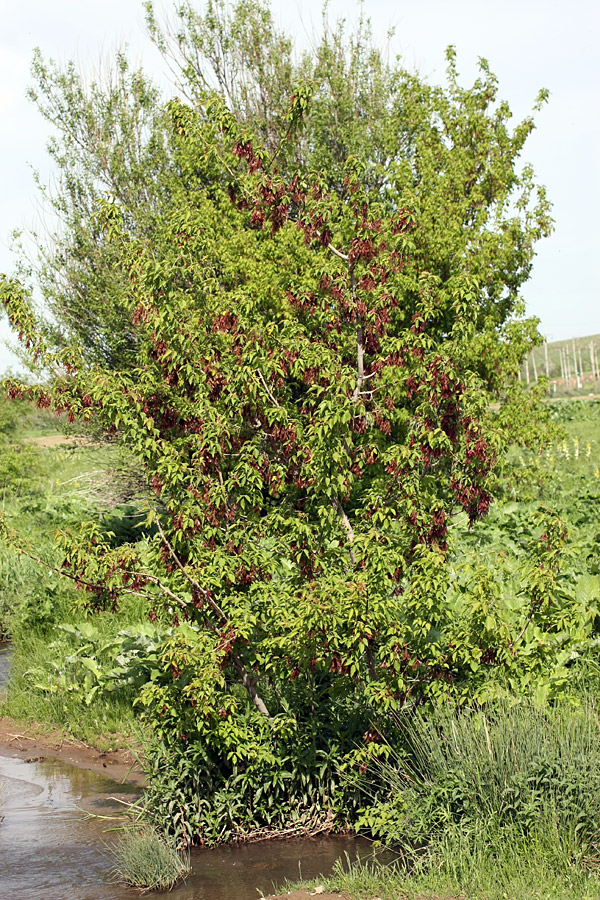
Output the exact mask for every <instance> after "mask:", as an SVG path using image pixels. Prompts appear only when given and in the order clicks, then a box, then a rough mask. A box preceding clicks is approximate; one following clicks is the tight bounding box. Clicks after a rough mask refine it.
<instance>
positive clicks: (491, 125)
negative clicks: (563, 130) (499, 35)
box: [21, 0, 552, 390]
mask: <svg viewBox="0 0 600 900" xmlns="http://www.w3.org/2000/svg"><path fill="white" fill-rule="evenodd" d="M146 7H147V23H148V26H149V30H150V35H151V37H152V39H153V40H154V42H155V43H156V44H157V46H158V48H159V50H160V51H161V52H162V53H163V55H164V56H165V59H166V62H167V63H168V65H169V67H170V68H171V70H172V71H173V72H174V74H175V76H176V78H177V79H178V81H179V89H180V92H181V95H182V96H184V97H186V98H188V99H189V102H190V103H191V104H192V106H193V107H194V108H195V109H196V110H198V111H199V113H200V115H201V116H203V115H204V113H203V112H202V110H203V109H204V105H205V102H206V99H207V96H210V95H211V94H212V93H213V92H214V91H216V92H217V94H218V96H220V97H221V99H223V100H224V102H225V103H226V105H227V106H228V108H229V109H230V111H232V113H233V114H234V116H235V117H236V119H237V121H239V122H240V123H243V124H245V125H246V126H247V128H248V129H249V131H250V132H251V133H252V135H254V138H255V139H257V140H258V142H259V144H260V145H261V146H264V147H265V148H266V150H267V152H268V153H269V155H270V156H274V155H275V156H276V157H277V163H276V165H277V168H278V170H279V172H280V173H281V174H283V175H284V176H285V177H286V178H287V180H288V181H290V180H291V178H292V177H293V174H294V172H296V171H297V169H298V167H300V168H302V170H304V171H306V172H314V173H318V174H319V178H320V179H321V182H322V184H323V185H324V186H325V187H326V189H327V191H328V192H329V193H330V194H332V195H333V196H337V197H339V198H340V200H341V202H346V201H347V199H348V196H347V195H348V189H347V185H346V183H345V179H346V176H347V166H348V163H349V162H350V161H352V160H354V163H355V164H356V165H358V167H359V169H360V180H361V185H362V189H363V191H364V192H365V193H366V194H367V195H368V196H369V197H370V198H371V199H373V200H374V201H375V202H377V203H379V204H381V205H382V208H383V209H384V210H385V212H386V214H388V215H389V214H391V213H392V212H393V210H394V204H395V203H396V200H397V198H398V197H401V198H402V202H403V203H404V205H405V206H406V208H407V209H410V210H411V211H412V212H413V213H415V214H416V218H415V222H414V228H413V231H412V253H411V261H412V265H414V266H415V268H416V269H417V270H418V271H419V272H429V273H430V274H431V275H432V276H435V277H437V278H440V279H441V280H442V282H443V283H445V282H447V281H448V280H449V279H451V278H452V277H453V276H458V277H462V275H463V274H464V273H465V272H469V273H470V274H471V275H472V276H473V277H474V278H476V279H477V280H478V284H479V287H480V289H479V291H478V293H477V298H476V304H477V307H478V308H477V316H476V320H475V324H476V331H477V333H478V334H479V335H480V338H479V339H478V340H477V341H473V342H472V343H471V352H472V354H473V360H477V361H478V363H479V366H480V370H481V372H482V374H484V375H485V377H486V379H488V381H490V382H491V384H492V386H493V387H494V388H495V389H496V390H497V389H498V388H499V387H500V386H501V385H502V383H503V380H504V375H505V373H506V372H512V371H513V370H515V368H516V365H517V363H518V361H519V360H520V359H521V357H522V355H523V353H524V351H525V349H528V348H530V347H531V346H532V342H533V341H534V340H535V323H534V322H519V323H518V324H517V322H512V323H510V324H509V320H510V318H511V316H512V315H513V314H515V313H516V314H517V315H520V314H522V307H521V304H520V301H519V290H520V287H521V285H522V284H523V283H524V282H525V281H526V280H527V278H528V276H529V273H530V271H531V265H532V261H533V257H534V253H535V246H536V243H537V241H538V240H539V239H540V238H541V237H543V236H544V235H547V234H548V233H549V231H550V229H551V225H552V221H551V219H550V215H549V204H548V202H547V199H546V196H545V192H544V189H543V188H542V187H541V186H538V185H536V183H535V179H534V176H533V172H532V169H531V167H530V166H527V165H524V164H523V163H522V161H521V153H522V151H523V147H524V145H525V142H526V140H527V137H528V135H529V134H530V133H531V131H532V129H533V127H534V120H533V118H532V117H528V118H526V119H525V120H524V121H523V122H521V123H519V124H517V125H516V126H515V127H514V128H512V129H511V128H510V118H511V113H510V109H509V107H508V105H507V103H506V102H504V101H500V100H499V98H498V86H497V80H496V78H495V76H494V75H493V73H492V72H491V71H490V70H489V67H488V65H487V63H486V62H485V61H484V60H482V61H481V64H480V65H481V75H480V77H479V78H478V79H477V80H476V81H475V83H474V84H473V85H472V86H471V87H469V88H464V87H462V86H461V84H460V82H459V76H458V71H457V66H456V59H455V55H454V52H453V51H449V55H448V72H447V83H446V86H445V87H437V86H433V85H430V84H428V83H427V82H426V81H425V80H424V79H423V78H421V77H420V76H419V75H418V74H415V73H412V72H410V71H408V70H407V69H406V68H405V67H404V66H403V65H402V62H401V61H400V60H392V61H390V60H388V54H387V53H386V52H385V51H384V50H382V49H381V48H378V47H377V46H376V45H375V44H374V42H373V40H372V36H371V33H370V27H369V23H368V21H365V20H363V19H361V20H359V23H358V25H357V27H356V29H355V31H353V32H351V33H347V32H346V31H345V29H344V26H343V25H339V26H337V27H335V28H330V26H329V25H328V24H327V23H326V21H325V24H324V29H323V33H322V35H320V37H319V38H318V39H317V40H316V43H315V47H314V49H313V50H311V51H310V52H307V53H305V54H303V55H300V56H299V57H298V58H296V56H295V55H294V51H293V41H292V40H291V38H290V37H289V36H288V35H286V34H284V33H282V32H280V31H278V29H277V27H276V26H275V24H274V21H273V18H272V15H271V12H270V10H269V7H268V5H267V4H266V3H264V2H262V0H240V2H237V3H234V4H233V5H232V6H231V7H229V6H227V5H226V4H225V3H224V2H222V0H217V2H209V3H208V4H207V5H206V9H205V12H204V13H203V14H200V13H199V12H198V11H197V10H195V9H194V8H193V7H192V6H191V5H189V4H187V3H184V4H182V5H181V6H180V7H178V10H177V12H176V14H175V22H174V24H173V26H172V27H169V26H168V25H165V26H162V25H161V24H160V22H159V21H158V20H157V18H156V16H155V14H154V11H153V10H152V5H151V4H146ZM32 74H33V78H34V85H33V87H32V90H31V97H32V99H33V100H34V101H35V102H36V104H37V106H38V108H39V110H40V112H41V113H42V115H43V116H44V117H45V118H46V119H47V120H48V121H49V122H50V123H51V125H52V127H53V129H54V130H55V135H54V137H53V139H52V141H51V143H50V146H49V151H50V154H51V156H52V160H53V163H54V164H55V166H56V169H57V183H58V189H57V190H55V191H53V190H50V189H45V190H44V201H45V202H47V203H49V204H50V205H51V207H52V210H53V212H54V213H55V214H57V216H58V219H59V221H60V223H61V224H60V227H59V228H58V229H57V231H56V233H55V234H53V235H52V238H51V240H50V241H47V240H46V239H44V237H43V236H42V235H34V238H35V243H36V245H37V247H38V248H39V255H38V257H37V258H34V259H32V260H31V261H30V263H29V264H28V265H25V264H24V265H23V267H22V270H21V275H22V276H23V277H24V278H30V279H31V281H32V283H33V284H35V285H37V287H38V289H39V290H40V292H41V295H42V297H43V300H44V303H45V305H46V306H47V307H48V308H49V309H50V310H51V312H52V318H51V319H50V320H48V321H46V322H45V323H44V327H45V329H46V332H47V338H48V340H49V341H50V342H52V343H54V344H55V345H58V346H60V345H62V344H64V343H65V342H66V343H67V344H73V343H77V344H78V345H79V346H80V347H82V349H84V350H85V355H86V358H88V359H92V360H101V361H102V362H104V363H106V364H108V365H109V366H110V367H112V368H116V369H120V368H124V367H127V366H129V365H134V363H135V353H136V349H137V342H136V331H135V329H134V328H133V329H132V327H131V322H130V319H129V316H128V313H127V299H126V294H127V282H126V280H125V279H124V278H123V273H122V270H121V268H120V266H119V263H118V254H117V255H115V253H114V249H113V248H111V247H110V246H109V245H107V243H106V241H105V235H104V232H103V229H102V227H101V224H100V223H99V221H98V218H97V216H96V214H95V206H96V202H97V200H98V198H101V197H103V196H106V195H108V196H110V197H112V198H114V199H115V200H116V201H117V202H118V203H119V204H120V207H121V208H122V210H123V212H124V216H125V218H124V225H125V227H126V228H127V231H128V233H129V234H130V235H132V236H133V237H135V238H140V239H143V238H145V239H146V240H148V241H149V242H150V243H152V242H153V241H154V240H155V239H156V240H160V232H161V222H162V220H163V217H164V216H165V215H168V210H169V208H172V207H173V199H174V197H175V196H178V195H180V194H181V193H186V192H187V191H189V189H190V185H191V184H192V185H194V187H195V188H196V189H198V190H205V191H206V192H207V193H208V194H210V193H211V191H212V189H213V187H214V185H215V181H218V183H219V184H220V186H221V187H224V186H225V187H226V185H227V182H228V181H229V176H228V175H227V173H226V172H225V171H223V170H221V171H220V172H217V171H215V170H214V169H213V170H211V171H207V170H206V169H205V168H203V167H200V168H199V169H196V167H195V163H194V161H193V160H192V159H190V158H189V157H187V158H182V157H181V154H180V152H179V148H178V144H177V142H176V141H174V140H173V132H172V128H171V125H170V121H169V117H168V116H166V115H165V111H164V108H163V99H162V98H161V96H160V92H159V91H158V89H157V88H156V87H155V86H154V85H153V84H152V82H151V80H150V79H149V78H148V77H147V76H146V75H145V74H144V73H143V72H141V71H139V70H136V69H134V68H132V67H131V66H130V64H129V63H128V61H127V58H126V55H125V53H124V52H121V53H119V54H118V55H117V58H116V60H115V63H114V65H113V66H112V67H110V66H109V67H106V64H105V67H104V69H103V70H101V72H100V75H99V76H98V78H97V79H95V80H94V81H92V82H91V83H88V82H87V81H86V79H85V78H84V77H83V76H82V75H80V74H79V73H78V71H77V69H76V67H75V66H74V65H73V64H70V65H68V66H67V67H65V68H61V67H60V66H58V65H56V64H54V63H52V62H51V61H49V62H48V61H45V60H44V59H43V58H42V57H41V55H40V54H39V53H38V54H37V55H36V57H35V58H34V64H33V70H32ZM299 85H308V86H309V90H310V94H311V109H310V115H309V116H307V117H305V118H304V125H303V128H302V129H293V130H292V131H290V130H289V99H290V97H291V96H293V95H294V94H295V93H296V91H297V89H298V87H299ZM545 99H546V92H544V91H542V92H540V95H539V97H538V98H537V101H536V103H535V106H534V109H535V110H539V108H540V106H541V105H542V104H543V102H544V101H545ZM283 135H284V136H285V140H283V141H282V136H283ZM220 215H224V216H225V217H228V213H227V212H225V211H224V210H223V208H222V207H221V210H220ZM405 300H409V297H406V298H405ZM417 305H418V304H417V302H416V297H413V298H411V299H410V304H409V305H408V306H407V308H406V314H407V315H408V316H409V317H410V315H412V314H414V313H415V312H416V311H417ZM440 312H441V311H440ZM451 321H452V312H451V311H450V310H448V313H447V316H445V315H440V316H439V317H438V321H437V326H436V327H440V328H444V327H450V326H451Z"/></svg>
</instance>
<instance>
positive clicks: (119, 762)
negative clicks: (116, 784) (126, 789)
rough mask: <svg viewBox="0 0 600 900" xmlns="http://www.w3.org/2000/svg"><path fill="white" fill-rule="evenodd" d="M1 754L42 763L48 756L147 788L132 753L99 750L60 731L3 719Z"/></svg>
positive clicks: (0, 743) (113, 778) (0, 737)
mask: <svg viewBox="0 0 600 900" xmlns="http://www.w3.org/2000/svg"><path fill="white" fill-rule="evenodd" d="M0 754H4V755H6V756H12V757H14V758H17V759H24V760H28V761H33V760H35V761H38V760H42V759H45V758H46V757H53V758H54V759H60V760H61V761H62V762H65V763H70V764H71V765H72V766H78V767H79V768H80V769H88V770H89V771H90V772H97V773H99V774H102V775H105V776H106V777H107V778H111V779H112V780H113V781H120V782H123V783H124V782H127V783H129V784H137V785H140V786H141V785H143V783H144V775H143V772H142V771H141V770H140V769H139V767H138V765H137V763H136V761H135V757H134V755H133V753H132V751H131V750H125V749H123V750H111V751H107V750H99V749H96V748H95V747H89V746H88V745H87V744H84V743H83V742H82V741H74V740H71V739H69V738H66V737H65V736H64V734H62V733H61V732H60V731H56V730H46V729H43V728H42V727H41V726H39V725H32V724H28V723H23V722H15V721H14V720H13V719H9V718H7V717H3V718H2V717H0Z"/></svg>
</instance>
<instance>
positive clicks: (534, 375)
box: [531, 350, 538, 384]
mask: <svg viewBox="0 0 600 900" xmlns="http://www.w3.org/2000/svg"><path fill="white" fill-rule="evenodd" d="M531 362H532V363H533V377H534V378H535V383H536V384H537V380H538V374H537V366H536V364H535V353H534V352H533V350H532V351H531Z"/></svg>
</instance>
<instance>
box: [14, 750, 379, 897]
mask: <svg viewBox="0 0 600 900" xmlns="http://www.w3.org/2000/svg"><path fill="white" fill-rule="evenodd" d="M137 790H138V789H137V788H135V787H133V786H130V785H123V784H118V783H116V782H113V781H110V780H108V779H106V778H103V777H102V776H101V775H98V774H95V773H93V772H89V771H87V770H84V769H78V768H75V767H74V766H69V765H66V764H64V763H61V762H59V761H58V760H55V759H50V758H46V759H40V760H35V759H32V760H28V761H24V760H21V759H15V758H11V757H7V756H0V807H1V808H0V813H2V814H3V815H4V820H3V821H2V822H0V900H135V898H136V897H139V896H140V894H139V893H138V892H137V891H134V890H131V889H129V888H126V887H124V886H122V885H118V884H112V883H111V881H110V867H111V865H112V860H111V857H110V855H109V853H108V852H107V849H106V845H107V843H110V842H112V841H117V840H118V835H115V834H114V833H107V832H106V829H107V824H108V825H109V824H110V823H107V822H106V821H105V820H101V819H93V818H86V817H85V812H84V811H87V812H91V813H97V814H100V815H104V816H111V815H119V814H120V813H121V812H122V809H123V807H122V805H121V804H120V803H119V802H118V800H131V799H133V797H134V796H135V795H136V793H137ZM346 853H347V854H348V855H349V856H350V858H351V859H354V858H356V856H357V855H360V856H363V857H364V856H366V855H369V845H368V844H367V843H366V842H364V841H361V840H360V839H356V838H352V837H323V838H314V839H310V838H309V839H306V838H303V839H297V840H296V839H293V840H286V841H266V842H262V843H257V844H248V845H238V846H232V847H219V848H215V849H210V850H204V849H196V850H193V851H192V857H191V861H192V868H193V870H192V874H191V875H190V876H189V877H188V878H187V880H186V881H185V882H183V883H182V884H180V885H178V886H177V887H176V888H175V889H174V890H173V891H170V892H169V893H163V892H156V893H152V894H150V895H148V896H149V897H151V898H154V900H257V898H258V897H259V896H260V893H261V892H264V893H265V894H269V893H272V892H273V890H274V889H275V888H276V887H278V886H281V885H282V883H283V882H284V881H285V880H286V879H290V880H297V879H298V878H299V877H303V878H315V877H317V876H318V875H319V874H321V873H325V874H326V873H328V872H330V871H331V869H332V867H333V865H334V863H335V861H336V860H337V859H339V858H343V857H344V856H345V854H346Z"/></svg>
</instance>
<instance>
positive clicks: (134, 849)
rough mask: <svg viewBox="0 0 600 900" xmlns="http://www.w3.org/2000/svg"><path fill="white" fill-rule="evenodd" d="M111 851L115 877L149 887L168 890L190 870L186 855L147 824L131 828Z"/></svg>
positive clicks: (145, 887)
mask: <svg viewBox="0 0 600 900" xmlns="http://www.w3.org/2000/svg"><path fill="white" fill-rule="evenodd" d="M110 849H111V853H112V855H113V857H114V860H115V864H114V867H113V870H112V873H113V875H114V878H115V881H122V882H124V883H125V884H128V885H131V887H136V888H141V889H143V890H150V891H168V890H170V889H171V888H172V887H173V886H174V885H175V884H176V883H177V882H178V881H180V880H181V879H182V878H185V877H186V875H188V874H189V872H190V863H189V858H188V857H187V856H186V855H185V854H183V853H181V852H180V851H179V850H177V849H176V848H175V846H174V845H173V843H171V842H170V841H169V840H167V839H166V838H164V837H162V836H161V835H159V834H158V833H157V832H156V831H153V830H152V829H151V828H147V827H144V828H137V827H136V828H132V829H131V830H128V831H125V832H124V834H123V837H122V838H121V840H120V841H119V843H118V844H116V845H115V846H114V847H111V848H110Z"/></svg>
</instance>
